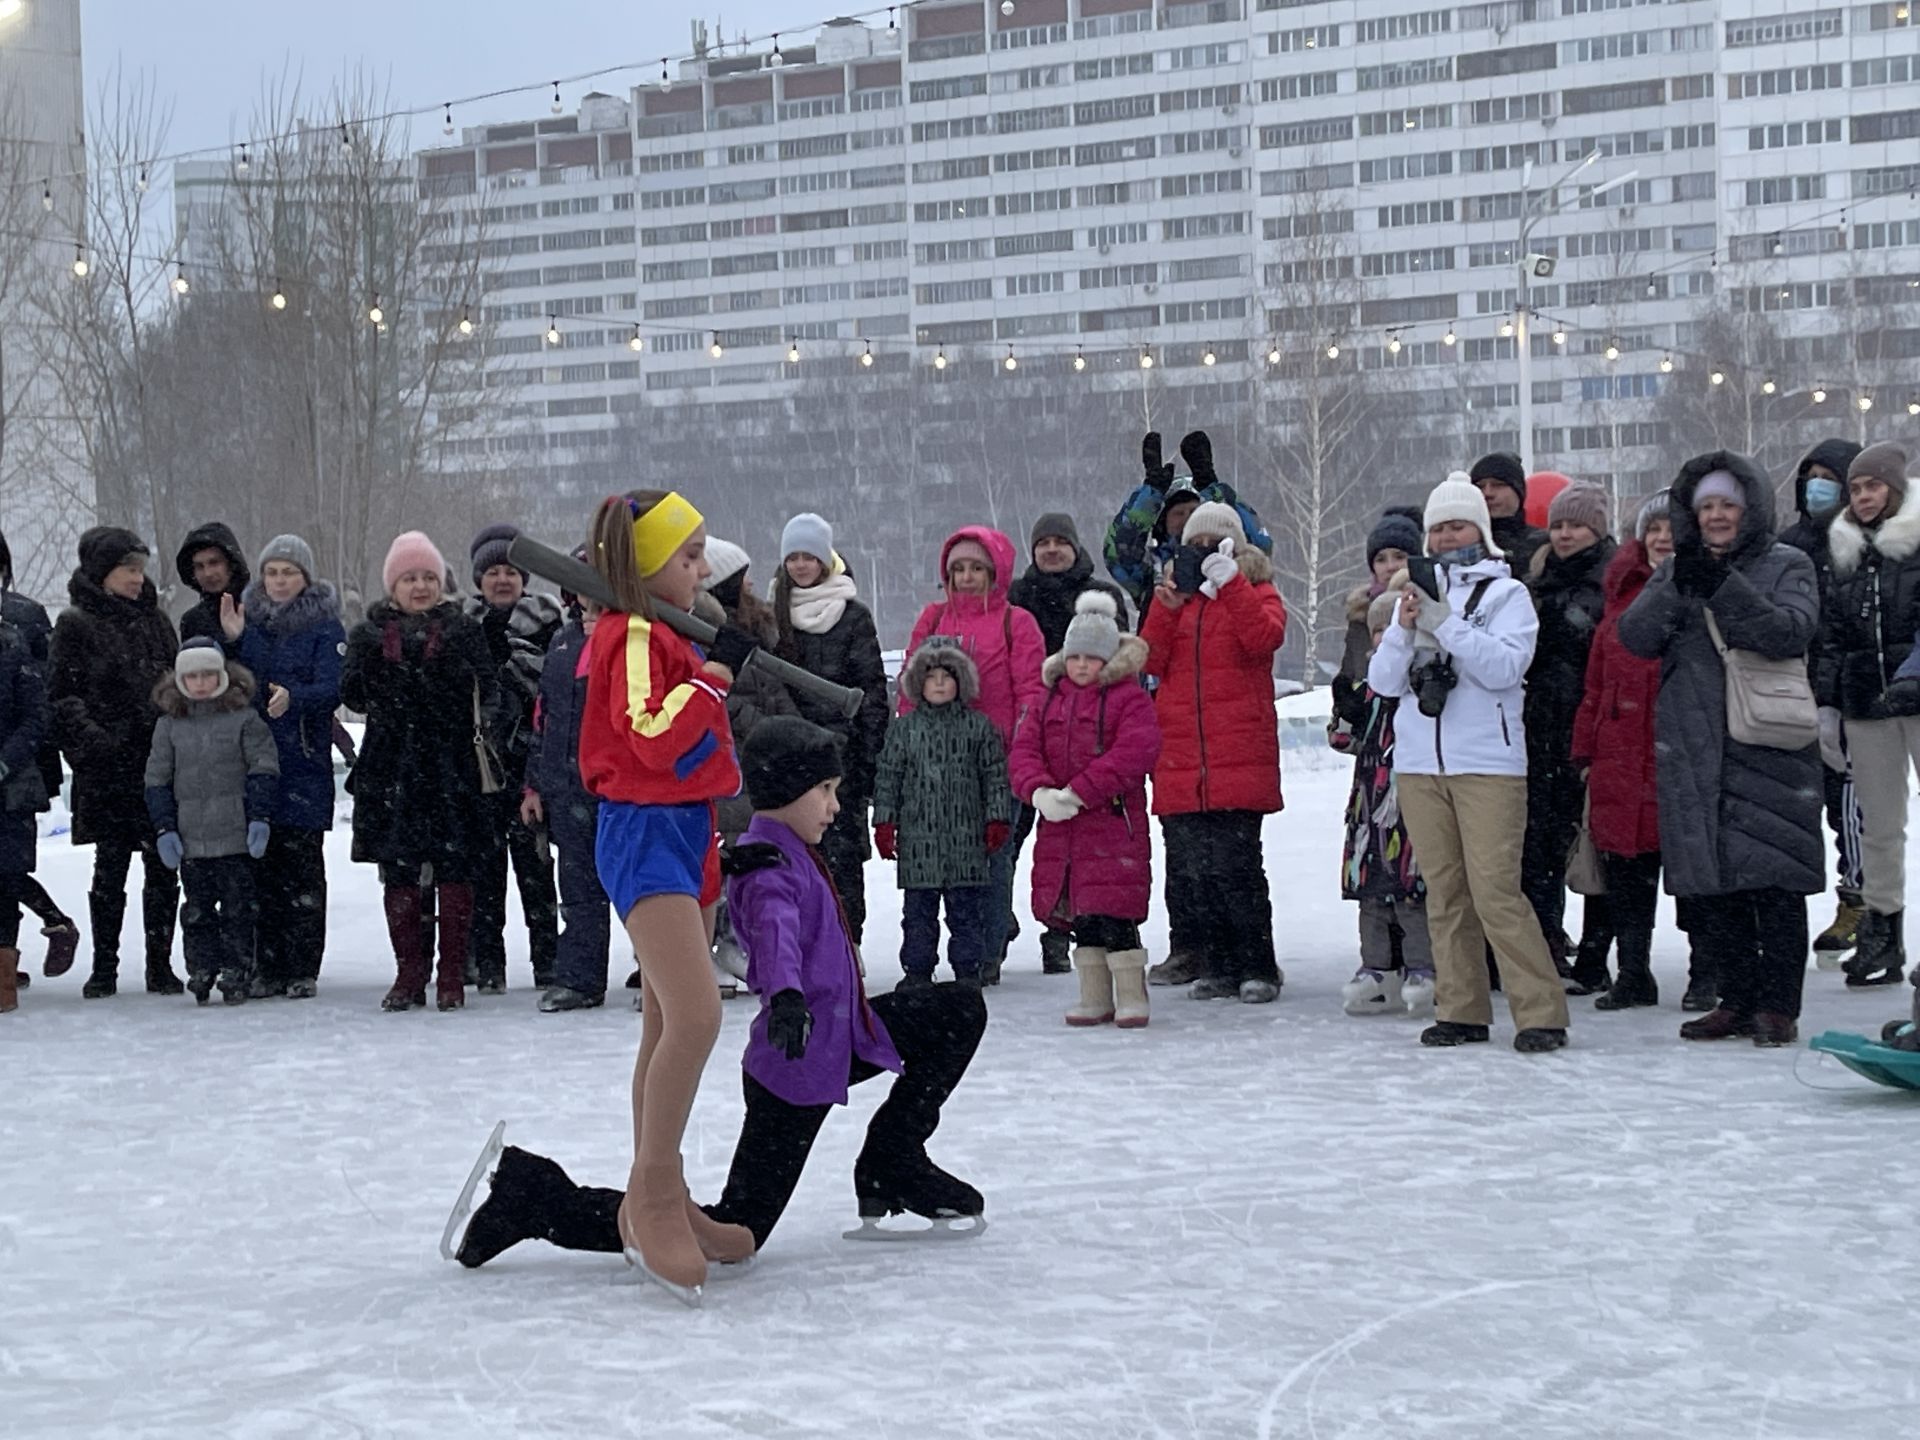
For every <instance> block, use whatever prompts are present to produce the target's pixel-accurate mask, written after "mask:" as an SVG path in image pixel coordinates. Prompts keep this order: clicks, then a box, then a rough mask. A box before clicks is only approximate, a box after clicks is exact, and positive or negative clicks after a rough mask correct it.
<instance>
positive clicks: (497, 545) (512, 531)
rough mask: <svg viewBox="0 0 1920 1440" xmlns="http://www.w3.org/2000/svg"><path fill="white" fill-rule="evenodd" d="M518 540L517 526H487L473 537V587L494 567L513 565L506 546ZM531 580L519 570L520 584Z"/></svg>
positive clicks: (471, 548)
mask: <svg viewBox="0 0 1920 1440" xmlns="http://www.w3.org/2000/svg"><path fill="white" fill-rule="evenodd" d="M519 538H520V527H519V526H517V525H489V526H487V528H486V529H484V530H482V531H481V532H480V533H479V534H478V535H476V536H474V537H473V544H472V546H471V547H470V548H469V550H468V553H469V554H470V555H472V557H473V583H474V584H475V585H478V584H479V583H480V577H481V576H482V575H484V574H486V573H487V571H489V570H491V569H493V567H494V566H496V565H513V562H512V561H511V560H509V559H508V558H507V546H509V545H511V544H512V543H513V542H514V541H515V540H518V539H519ZM513 568H514V569H516V570H520V567H519V566H518V565H514V567H513ZM532 579H533V577H532V576H531V575H529V574H528V573H527V572H526V571H524V570H520V583H521V584H523V585H524V584H526V583H528V582H529V581H530V580H532ZM388 588H389V589H391V588H392V587H391V586H389V587H388Z"/></svg>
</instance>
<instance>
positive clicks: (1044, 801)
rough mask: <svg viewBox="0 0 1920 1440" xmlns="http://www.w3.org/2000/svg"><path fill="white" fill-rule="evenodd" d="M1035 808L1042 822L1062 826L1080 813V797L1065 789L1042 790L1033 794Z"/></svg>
mask: <svg viewBox="0 0 1920 1440" xmlns="http://www.w3.org/2000/svg"><path fill="white" fill-rule="evenodd" d="M1033 808H1034V809H1036V810H1038V811H1039V812H1040V818H1041V819H1042V820H1050V821H1052V822H1053V823H1054V824H1056V825H1060V824H1064V823H1065V822H1067V821H1068V820H1071V819H1073V817H1074V816H1076V815H1078V814H1079V813H1080V810H1081V805H1080V797H1079V796H1078V795H1076V794H1074V793H1073V791H1071V790H1068V789H1065V788H1062V789H1059V790H1050V789H1040V790H1036V791H1034V792H1033Z"/></svg>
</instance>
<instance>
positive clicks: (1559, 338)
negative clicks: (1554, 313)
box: [1553, 325, 1567, 345]
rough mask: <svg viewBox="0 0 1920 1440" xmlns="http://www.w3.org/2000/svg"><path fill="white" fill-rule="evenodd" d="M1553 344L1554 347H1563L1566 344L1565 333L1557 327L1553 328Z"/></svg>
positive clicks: (1561, 328)
mask: <svg viewBox="0 0 1920 1440" xmlns="http://www.w3.org/2000/svg"><path fill="white" fill-rule="evenodd" d="M1553 343H1554V344H1556V345H1564V344H1566V343H1567V332H1566V330H1565V329H1564V328H1563V327H1561V326H1559V325H1556V326H1554V327H1553Z"/></svg>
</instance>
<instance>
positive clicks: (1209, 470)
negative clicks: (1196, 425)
mask: <svg viewBox="0 0 1920 1440" xmlns="http://www.w3.org/2000/svg"><path fill="white" fill-rule="evenodd" d="M1180 458H1181V459H1182V460H1185V461H1186V462H1187V469H1189V470H1191V471H1192V472H1193V483H1194V486H1195V487H1196V488H1197V489H1201V490H1205V489H1206V488H1207V487H1208V486H1209V485H1213V484H1216V483H1218V481H1219V478H1220V477H1219V476H1217V475H1215V474H1214V473H1213V441H1212V440H1210V439H1208V438H1207V432H1206V431H1204V430H1195V431H1192V432H1191V433H1189V434H1188V436H1187V438H1186V439H1184V440H1182V441H1181V442H1180Z"/></svg>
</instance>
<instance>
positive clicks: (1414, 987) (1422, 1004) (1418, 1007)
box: [1400, 966, 1433, 1020]
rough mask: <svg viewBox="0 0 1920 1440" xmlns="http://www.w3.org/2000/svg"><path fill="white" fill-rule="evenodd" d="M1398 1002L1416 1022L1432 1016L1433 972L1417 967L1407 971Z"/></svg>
mask: <svg viewBox="0 0 1920 1440" xmlns="http://www.w3.org/2000/svg"><path fill="white" fill-rule="evenodd" d="M1400 1002H1401V1003H1402V1004H1403V1005H1405V1006H1406V1007H1407V1014H1409V1015H1411V1016H1413V1017H1414V1018H1415V1019H1416V1020H1424V1019H1426V1018H1427V1017H1428V1016H1429V1015H1431V1014H1433V971H1431V970H1423V969H1421V968H1419V967H1418V966H1415V967H1414V968H1413V969H1411V970H1409V971H1407V977H1406V980H1405V981H1404V982H1403V983H1402V984H1401V986H1400Z"/></svg>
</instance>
